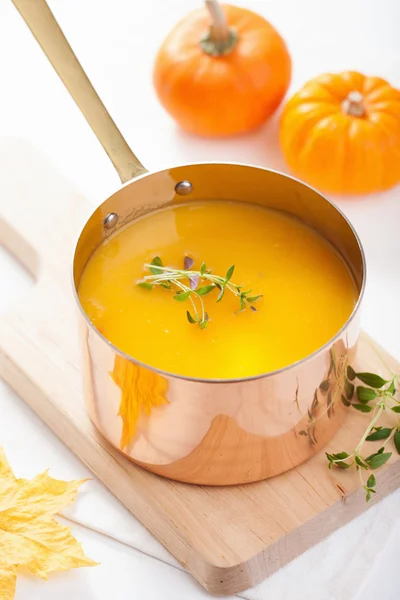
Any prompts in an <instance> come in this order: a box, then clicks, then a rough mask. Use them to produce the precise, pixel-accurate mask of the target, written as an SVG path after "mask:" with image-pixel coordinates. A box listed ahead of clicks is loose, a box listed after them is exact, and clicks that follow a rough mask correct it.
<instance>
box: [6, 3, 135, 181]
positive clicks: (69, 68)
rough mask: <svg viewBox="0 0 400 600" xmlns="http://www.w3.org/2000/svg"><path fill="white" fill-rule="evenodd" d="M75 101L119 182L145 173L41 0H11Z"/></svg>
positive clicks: (48, 9) (51, 14) (45, 4)
mask: <svg viewBox="0 0 400 600" xmlns="http://www.w3.org/2000/svg"><path fill="white" fill-rule="evenodd" d="M12 3H13V4H14V6H15V7H16V8H17V10H18V11H19V13H20V14H21V16H22V18H23V19H24V20H25V22H26V24H27V25H28V27H29V29H30V30H31V32H32V33H33V35H34V37H35V38H36V40H37V41H38V43H39V45H40V46H41V48H42V50H43V51H44V53H45V54H46V56H47V58H48V59H49V61H50V62H51V64H52V65H53V67H54V69H55V71H56V72H57V74H58V75H59V77H60V79H61V80H62V82H63V83H64V85H65V87H66V88H67V90H68V91H69V93H70V94H71V96H72V98H73V99H74V100H75V102H76V104H77V105H78V107H79V109H80V110H81V112H82V114H83V116H84V117H85V119H86V120H87V122H88V123H89V125H90V127H91V128H92V130H93V132H94V133H95V135H96V137H97V139H98V140H99V142H100V144H101V145H102V146H103V148H104V150H105V151H106V152H107V154H108V156H109V158H110V160H111V162H112V163H113V165H114V167H115V169H116V170H117V173H118V175H119V177H120V179H121V182H122V183H125V182H126V181H130V180H131V179H133V178H134V177H137V176H138V175H142V174H143V173H146V172H147V169H145V167H144V166H143V165H142V164H141V162H140V161H139V160H138V158H137V157H136V156H135V155H134V154H133V152H132V150H131V149H130V148H129V146H128V144H127V142H126V140H125V138H124V137H123V135H122V133H121V132H120V130H119V129H118V127H117V126H116V124H115V123H114V121H113V120H112V118H111V117H110V115H109V113H108V112H107V110H106V108H105V106H104V104H103V103H102V101H101V100H100V98H99V96H98V95H97V93H96V90H95V89H94V87H93V86H92V84H91V83H90V81H89V79H88V77H87V75H86V73H85V71H84V70H83V68H82V66H81V65H80V63H79V61H78V59H77V58H76V56H75V54H74V52H73V50H72V48H71V46H70V45H69V43H68V41H67V39H66V37H65V36H64V34H63V32H62V31H61V29H60V27H59V25H58V23H57V21H56V19H55V17H54V15H53V13H52V12H51V10H50V8H49V7H48V5H47V3H46V1H45V0H12Z"/></svg>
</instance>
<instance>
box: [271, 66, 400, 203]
mask: <svg viewBox="0 0 400 600" xmlns="http://www.w3.org/2000/svg"><path fill="white" fill-rule="evenodd" d="M280 140H281V147H282V151H283V154H284V157H285V159H286V162H287V164H288V165H289V167H290V168H291V169H292V170H293V172H294V173H295V174H296V175H297V176H298V177H300V178H301V179H304V180H305V181H307V182H309V183H310V184H312V185H313V186H315V187H317V188H319V189H321V190H323V191H327V192H333V193H342V194H368V193H372V192H378V191H382V190H386V189H388V188H391V187H392V186H394V185H396V184H397V183H399V182H400V91H399V90H397V89H395V88H393V87H392V86H391V85H390V84H389V83H388V82H387V81H385V80H384V79H380V78H379V77H367V76H365V75H362V74H361V73H357V72H354V71H345V72H343V73H338V74H330V73H328V74H325V75H321V76H319V77H316V78H315V79H312V80H311V81H309V82H308V83H306V84H305V85H304V87H302V88H301V89H300V91H298V92H297V93H296V94H295V95H294V96H293V97H292V98H291V99H290V100H289V102H288V103H287V105H286V106H285V108H284V111H283V114H282V117H281V124H280Z"/></svg>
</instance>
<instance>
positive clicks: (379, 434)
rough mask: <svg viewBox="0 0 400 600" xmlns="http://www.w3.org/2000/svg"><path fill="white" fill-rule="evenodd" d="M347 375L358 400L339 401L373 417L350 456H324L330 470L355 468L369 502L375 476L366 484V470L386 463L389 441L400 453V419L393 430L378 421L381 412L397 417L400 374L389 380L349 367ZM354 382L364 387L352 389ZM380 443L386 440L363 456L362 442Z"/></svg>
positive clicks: (399, 410) (399, 401) (372, 492)
mask: <svg viewBox="0 0 400 600" xmlns="http://www.w3.org/2000/svg"><path fill="white" fill-rule="evenodd" d="M346 374H347V381H348V382H349V384H350V385H351V386H352V390H353V392H354V389H355V393H356V398H357V401H355V402H354V401H352V396H353V394H351V397H350V398H349V397H348V396H347V398H346V397H344V396H342V402H343V403H344V404H345V405H346V406H352V407H353V408H355V409H356V410H358V411H360V412H363V413H371V417H372V418H371V420H370V423H369V425H368V427H367V428H366V430H365V432H364V434H363V436H362V437H361V439H360V441H359V443H358V444H357V446H356V447H355V448H354V450H353V451H352V452H351V453H350V454H349V453H347V452H338V453H337V454H328V453H326V457H327V459H328V461H329V468H332V467H338V468H340V469H349V468H350V467H351V466H353V465H355V467H356V469H357V471H358V473H359V475H360V480H361V483H362V486H363V488H364V490H365V492H366V500H367V502H368V501H369V500H370V499H371V494H375V493H376V489H375V488H376V478H375V475H374V474H371V475H369V477H368V479H367V481H365V479H364V473H365V471H370V470H375V469H378V468H379V467H381V466H382V465H384V464H385V463H386V462H387V461H388V460H389V458H390V457H391V456H392V454H393V453H392V452H391V451H387V449H386V446H387V445H388V443H389V442H390V441H391V440H392V439H393V443H394V447H395V449H396V450H397V452H398V453H399V454H400V419H396V421H395V423H394V424H393V427H382V426H380V425H379V420H380V418H381V417H382V415H383V413H384V411H386V410H391V411H392V412H393V413H395V414H397V415H398V414H399V413H400V400H398V399H396V397H395V395H396V385H397V382H398V380H399V375H393V376H392V378H391V379H383V378H382V377H381V376H380V375H376V374H375V373H356V372H355V371H354V369H353V368H352V367H351V366H350V365H349V366H348V367H347V373H346ZM357 379H358V380H359V381H360V382H361V383H363V384H365V385H359V386H357V387H356V388H355V387H354V384H352V383H350V382H352V381H355V380H357ZM382 440H385V441H384V443H383V446H381V448H380V449H379V450H378V451H377V452H374V453H373V454H370V455H369V456H364V455H363V447H364V444H365V442H375V441H382Z"/></svg>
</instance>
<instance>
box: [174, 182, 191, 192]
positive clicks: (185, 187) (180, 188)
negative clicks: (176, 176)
mask: <svg viewBox="0 0 400 600" xmlns="http://www.w3.org/2000/svg"><path fill="white" fill-rule="evenodd" d="M192 189H193V186H192V184H191V183H190V181H179V183H177V184H176V186H175V191H176V193H177V194H179V195H180V196H187V195H188V194H190V192H191V191H192Z"/></svg>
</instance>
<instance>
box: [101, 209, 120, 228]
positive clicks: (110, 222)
mask: <svg viewBox="0 0 400 600" xmlns="http://www.w3.org/2000/svg"><path fill="white" fill-rule="evenodd" d="M117 223H118V215H117V214H116V213H109V214H108V215H107V216H106V218H105V219H104V227H105V228H106V229H114V227H115V226H116V224H117Z"/></svg>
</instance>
